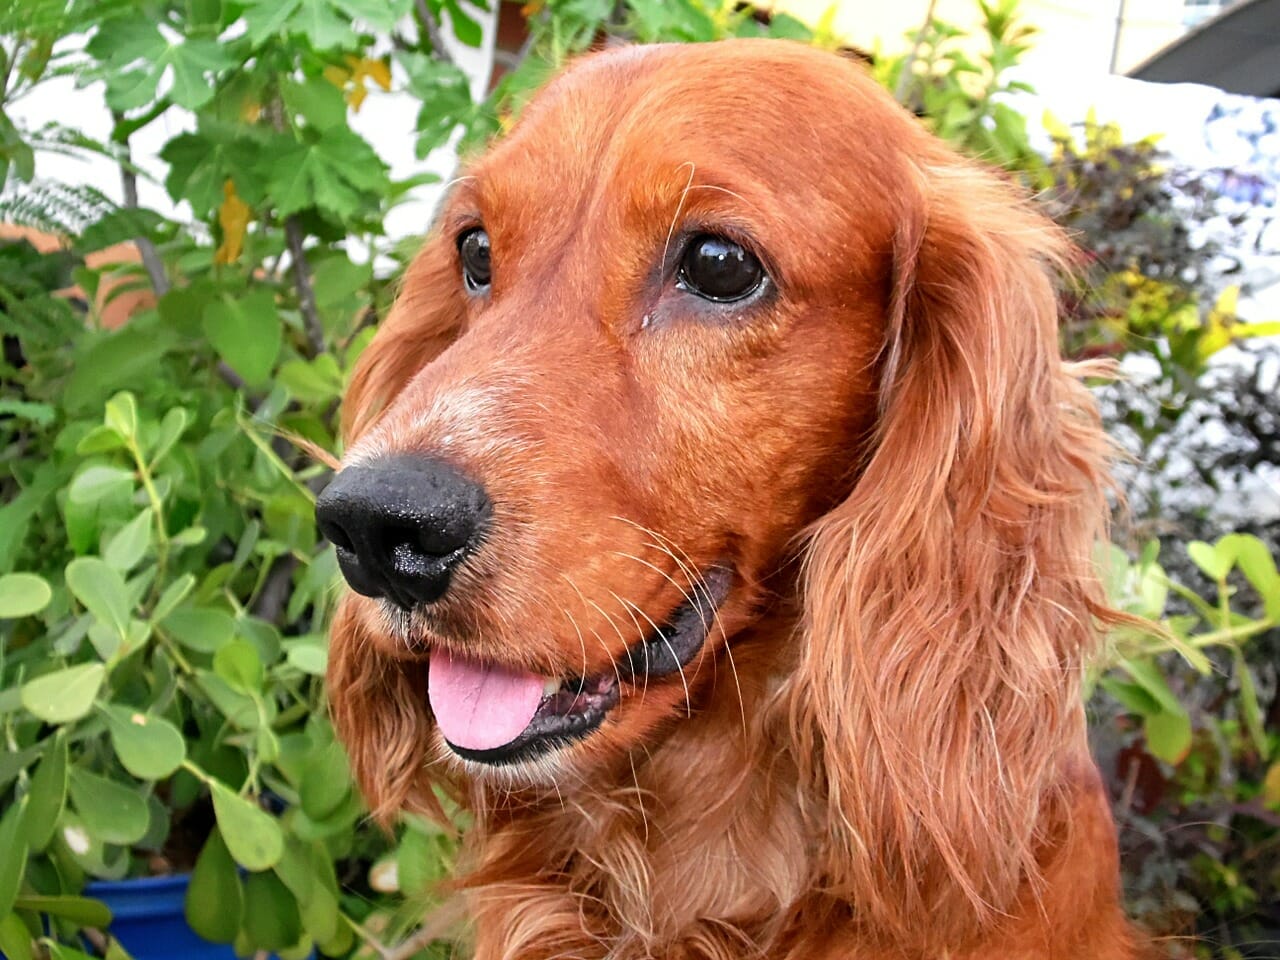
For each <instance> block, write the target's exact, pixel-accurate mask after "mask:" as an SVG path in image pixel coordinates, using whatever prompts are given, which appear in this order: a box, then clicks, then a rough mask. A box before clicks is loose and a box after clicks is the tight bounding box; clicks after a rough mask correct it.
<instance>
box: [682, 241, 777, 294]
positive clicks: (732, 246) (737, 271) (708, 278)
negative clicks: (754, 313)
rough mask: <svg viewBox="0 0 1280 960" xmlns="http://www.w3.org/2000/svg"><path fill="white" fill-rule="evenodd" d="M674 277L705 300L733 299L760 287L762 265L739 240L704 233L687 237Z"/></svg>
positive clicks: (762, 274) (685, 287) (762, 271)
mask: <svg viewBox="0 0 1280 960" xmlns="http://www.w3.org/2000/svg"><path fill="white" fill-rule="evenodd" d="M676 281H677V283H679V285H680V286H682V287H683V288H684V289H686V290H688V291H689V292H690V293H693V294H695V295H697V296H699V297H702V298H703V299H704V300H712V301H714V302H716V303H733V302H734V301H735V300H743V299H745V298H746V297H749V296H751V294H753V293H755V292H756V290H758V289H760V284H761V283H763V282H764V268H763V267H761V266H760V261H759V260H757V259H756V258H755V256H754V255H753V254H752V253H750V252H749V251H748V250H745V249H744V248H743V247H742V246H741V244H737V243H734V242H733V241H732V240H729V239H728V238H726V237H718V236H716V235H715V234H711V233H703V234H699V235H698V236H696V237H694V238H693V239H692V240H690V241H689V245H688V246H687V247H685V248H684V254H683V256H681V258H680V271H679V273H678V274H677V276H676Z"/></svg>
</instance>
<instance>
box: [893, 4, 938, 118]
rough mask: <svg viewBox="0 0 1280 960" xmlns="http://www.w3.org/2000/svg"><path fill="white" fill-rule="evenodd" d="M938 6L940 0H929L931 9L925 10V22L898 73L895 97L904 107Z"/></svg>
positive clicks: (921, 25) (917, 32)
mask: <svg viewBox="0 0 1280 960" xmlns="http://www.w3.org/2000/svg"><path fill="white" fill-rule="evenodd" d="M937 8H938V0H929V9H928V10H927V11H925V15H924V22H923V23H921V24H920V29H919V30H917V31H916V36H915V40H913V41H912V43H911V50H910V51H909V52H908V53H907V58H906V59H905V60H903V61H902V72H901V73H899V74H898V83H897V85H896V86H895V87H894V91H893V99H895V100H897V101H898V103H900V104H902V105H903V106H904V107H905V106H907V96H908V94H910V93H911V81H912V80H913V79H914V74H913V71H914V68H915V65H916V58H917V57H919V56H920V47H921V46H922V45H923V44H924V35H925V34H926V33H928V32H929V26H930V24H932V23H933V14H934V11H935V10H937Z"/></svg>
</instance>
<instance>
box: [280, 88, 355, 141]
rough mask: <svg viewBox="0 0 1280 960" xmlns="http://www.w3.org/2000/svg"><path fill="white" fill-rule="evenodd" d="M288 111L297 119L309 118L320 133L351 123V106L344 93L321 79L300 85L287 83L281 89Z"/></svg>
mask: <svg viewBox="0 0 1280 960" xmlns="http://www.w3.org/2000/svg"><path fill="white" fill-rule="evenodd" d="M280 94H281V97H282V98H283V99H284V105H285V108H286V109H287V110H288V111H289V113H290V114H291V115H292V116H293V117H294V118H297V117H299V116H302V117H305V118H306V121H307V123H308V124H309V125H310V126H312V127H315V128H316V129H317V130H331V129H333V128H334V127H337V126H339V125H341V124H344V123H346V121H347V105H346V102H345V101H343V99H342V92H341V91H340V90H339V89H338V88H337V87H335V86H334V85H333V84H331V83H329V82H327V81H326V80H323V79H321V78H319V77H313V78H311V79H308V80H306V81H305V82H302V83H299V82H297V81H295V80H289V81H286V82H285V83H284V84H283V85H282V86H281V88H280Z"/></svg>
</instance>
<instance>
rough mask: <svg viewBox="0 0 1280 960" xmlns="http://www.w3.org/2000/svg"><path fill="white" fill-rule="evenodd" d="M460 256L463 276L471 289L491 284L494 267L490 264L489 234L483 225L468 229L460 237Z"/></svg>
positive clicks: (480, 288) (482, 287)
mask: <svg viewBox="0 0 1280 960" xmlns="http://www.w3.org/2000/svg"><path fill="white" fill-rule="evenodd" d="M458 256H459V257H461V258H462V278H463V279H464V280H465V281H466V284H467V288H468V289H470V290H476V291H479V290H483V289H484V288H485V287H487V286H489V283H490V281H491V280H492V279H493V277H492V268H491V267H490V265H489V234H487V233H485V232H484V228H483V227H476V228H474V229H472V230H468V231H467V232H466V233H464V234H463V235H462V236H460V237H459V238H458Z"/></svg>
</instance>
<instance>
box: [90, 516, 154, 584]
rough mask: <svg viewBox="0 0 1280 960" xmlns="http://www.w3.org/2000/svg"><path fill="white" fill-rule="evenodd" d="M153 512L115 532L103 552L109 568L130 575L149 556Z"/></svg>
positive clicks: (103, 557)
mask: <svg viewBox="0 0 1280 960" xmlns="http://www.w3.org/2000/svg"><path fill="white" fill-rule="evenodd" d="M152 516H153V514H152V512H151V510H150V508H148V509H146V510H143V511H142V512H141V513H140V514H138V515H137V516H136V517H134V518H133V519H132V520H130V521H129V522H128V523H126V524H125V525H124V526H123V527H121V528H120V529H119V530H117V531H116V532H115V534H114V535H113V536H112V537H111V539H110V540H108V541H107V545H106V547H104V548H103V550H102V559H103V560H104V561H105V562H106V564H107V566H109V567H114V568H115V569H116V570H119V571H120V572H121V573H128V572H129V571H130V570H132V569H133V568H134V567H136V566H137V565H138V564H139V563H140V562H141V561H142V558H143V557H145V556H146V555H147V550H149V549H150V547H151V526H152Z"/></svg>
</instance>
